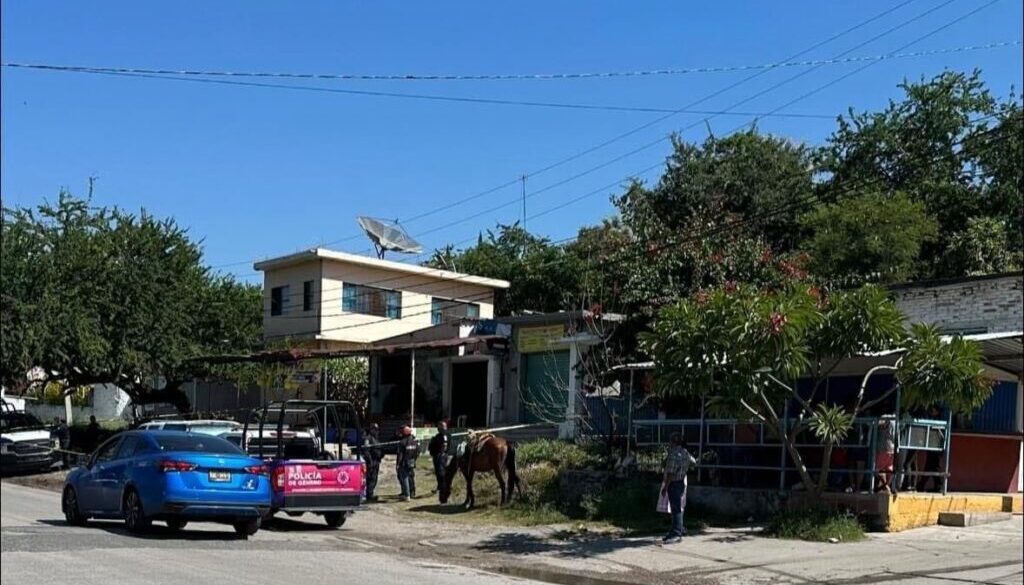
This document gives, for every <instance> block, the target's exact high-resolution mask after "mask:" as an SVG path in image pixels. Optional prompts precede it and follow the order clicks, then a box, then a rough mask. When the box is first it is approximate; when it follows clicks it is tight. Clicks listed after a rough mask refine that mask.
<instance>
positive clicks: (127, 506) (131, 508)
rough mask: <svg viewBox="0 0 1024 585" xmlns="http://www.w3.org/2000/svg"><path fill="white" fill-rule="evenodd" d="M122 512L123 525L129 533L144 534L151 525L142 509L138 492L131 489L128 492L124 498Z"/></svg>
mask: <svg viewBox="0 0 1024 585" xmlns="http://www.w3.org/2000/svg"><path fill="white" fill-rule="evenodd" d="M123 510H124V525H125V527H126V528H127V529H128V530H129V531H131V532H144V531H146V530H147V529H148V528H149V527H150V525H151V524H152V521H151V520H150V519H149V518H146V513H145V511H143V509H142V498H140V497H139V492H137V491H135V490H133V489H132V490H128V493H126V494H125V496H124V506H123Z"/></svg>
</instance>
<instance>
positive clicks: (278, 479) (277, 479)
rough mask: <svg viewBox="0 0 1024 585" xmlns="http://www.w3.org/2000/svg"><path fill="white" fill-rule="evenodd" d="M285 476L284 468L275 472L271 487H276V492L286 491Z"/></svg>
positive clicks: (279, 468)
mask: <svg viewBox="0 0 1024 585" xmlns="http://www.w3.org/2000/svg"><path fill="white" fill-rule="evenodd" d="M284 474H285V471H284V467H278V468H277V469H275V470H274V481H273V482H271V485H273V486H274V489H275V490H283V489H284Z"/></svg>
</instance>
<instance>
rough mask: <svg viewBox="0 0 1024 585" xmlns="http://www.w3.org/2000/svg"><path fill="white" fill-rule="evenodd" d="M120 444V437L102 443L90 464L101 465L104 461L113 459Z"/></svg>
mask: <svg viewBox="0 0 1024 585" xmlns="http://www.w3.org/2000/svg"><path fill="white" fill-rule="evenodd" d="M120 444H121V437H114V438H113V439H110V440H109V441H107V442H106V443H104V444H103V445H102V446H101V447H100V448H99V449H97V450H96V453H95V454H94V455H93V456H92V463H93V464H96V463H103V462H104V461H110V460H111V459H113V458H114V453H116V452H117V447H118V446H119V445H120Z"/></svg>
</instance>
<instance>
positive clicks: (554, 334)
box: [516, 325, 565, 353]
mask: <svg viewBox="0 0 1024 585" xmlns="http://www.w3.org/2000/svg"><path fill="white" fill-rule="evenodd" d="M563 337H565V325H543V326H540V327H520V328H519V332H518V333H517V334H516V347H517V348H518V349H519V353H535V352H538V351H548V350H550V349H551V346H552V344H553V343H554V342H556V341H558V340H559V339H561V338H563Z"/></svg>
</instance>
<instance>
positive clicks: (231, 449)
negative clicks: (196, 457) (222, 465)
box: [155, 435, 241, 455]
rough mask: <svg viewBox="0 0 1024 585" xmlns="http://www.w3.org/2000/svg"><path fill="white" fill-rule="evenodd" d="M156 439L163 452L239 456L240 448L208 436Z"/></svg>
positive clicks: (176, 436)
mask: <svg viewBox="0 0 1024 585" xmlns="http://www.w3.org/2000/svg"><path fill="white" fill-rule="evenodd" d="M155 438H156V443H157V445H159V446H160V450H161V451H186V452H189V453H222V454H224V455H237V454H239V453H241V451H239V449H238V447H236V446H234V445H232V444H231V443H229V442H227V441H225V440H224V439H221V438H220V437H210V436H207V435H160V436H158V437H155Z"/></svg>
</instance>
